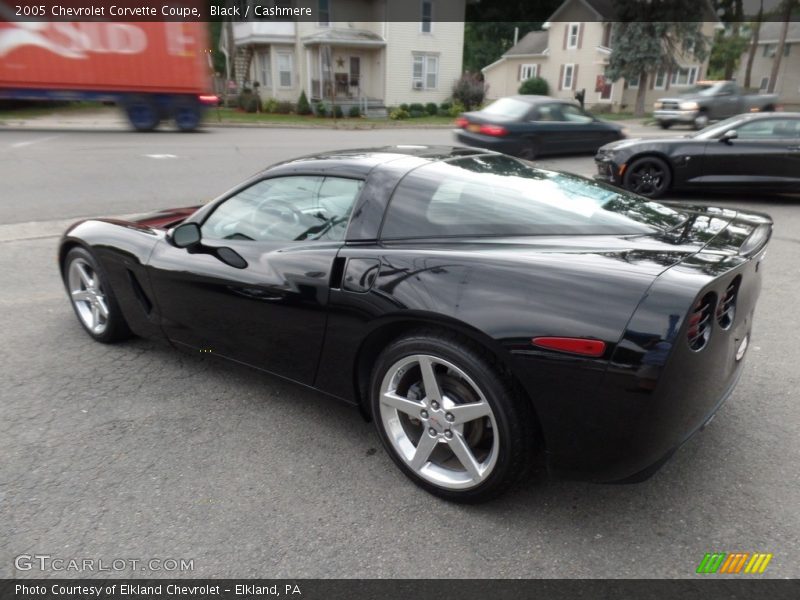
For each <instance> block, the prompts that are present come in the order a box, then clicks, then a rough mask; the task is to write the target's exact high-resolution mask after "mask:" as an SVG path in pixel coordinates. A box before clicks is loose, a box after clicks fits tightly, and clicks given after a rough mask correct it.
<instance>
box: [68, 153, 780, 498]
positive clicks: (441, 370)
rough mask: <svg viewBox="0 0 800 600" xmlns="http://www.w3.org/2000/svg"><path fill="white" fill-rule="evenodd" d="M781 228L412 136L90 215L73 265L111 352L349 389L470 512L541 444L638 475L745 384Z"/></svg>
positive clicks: (82, 313)
mask: <svg viewBox="0 0 800 600" xmlns="http://www.w3.org/2000/svg"><path fill="white" fill-rule="evenodd" d="M771 230H772V222H771V220H770V219H769V217H766V216H763V215H758V214H753V213H743V212H738V213H737V212H736V211H733V210H724V211H723V210H719V209H713V208H700V207H692V206H682V207H678V206H674V207H667V206H663V205H659V204H657V203H655V202H650V201H645V200H643V199H641V198H640V197H638V196H634V195H632V194H628V193H626V192H624V191H621V190H614V189H613V188H610V187H608V186H605V185H603V184H599V183H596V182H593V181H591V180H588V179H584V178H581V177H577V176H574V175H568V174H562V173H557V172H552V171H544V170H539V169H535V168H533V167H531V166H529V165H527V164H525V163H523V162H522V161H519V160H517V159H514V158H511V157H508V156H505V155H501V154H495V153H488V152H486V151H481V150H474V149H468V148H450V147H425V146H411V147H392V148H382V149H375V150H358V151H356V150H347V151H341V152H330V153H326V154H320V155H316V156H311V157H307V158H303V159H298V160H294V161H289V162H286V163H282V164H279V165H276V166H273V167H271V168H269V169H266V170H265V171H263V172H261V173H259V174H258V175H256V176H255V177H253V178H252V179H250V180H248V181H246V182H244V183H243V184H242V185H239V186H237V187H236V188H234V189H232V190H231V191H229V192H226V193H225V194H223V195H222V196H220V197H219V198H218V199H216V200H213V201H212V202H210V203H209V204H207V205H205V206H202V207H189V208H183V209H171V210H166V211H163V212H161V213H157V214H155V215H151V216H148V217H144V218H140V219H136V220H126V221H120V220H113V219H91V220H87V221H82V222H79V223H77V224H75V225H73V226H72V227H70V228H69V229H68V230H67V232H66V233H65V235H64V236H63V238H62V240H61V244H60V251H59V267H60V269H61V275H62V278H63V281H64V284H65V286H66V289H67V293H68V296H69V299H70V303H71V305H72V308H73V309H74V312H75V314H76V315H77V318H78V321H79V322H80V324H81V325H82V326H83V328H84V329H85V330H86V332H87V333H88V334H89V335H90V336H91V337H93V338H94V339H95V340H97V341H98V342H105V343H109V342H115V341H118V340H122V339H124V338H126V337H128V336H130V335H132V334H136V335H141V336H147V337H152V338H160V339H163V340H166V341H168V342H169V343H171V344H173V345H174V346H175V347H177V348H182V349H184V350H187V351H190V352H194V353H198V352H202V353H203V356H209V355H211V356H218V357H221V358H224V359H229V360H232V361H236V362H238V363H242V364H246V365H250V366H252V367H255V368H257V369H261V370H264V371H269V372H272V373H275V374H277V375H280V376H282V377H285V378H288V379H291V380H294V381H296V382H299V383H300V384H303V385H306V386H309V387H313V388H316V389H318V390H321V391H323V392H325V393H327V394H329V395H331V396H334V397H337V398H340V399H343V400H345V401H347V402H350V403H352V404H354V405H356V406H358V407H360V409H361V410H362V411H363V414H364V415H365V416H366V417H367V418H368V419H373V420H374V422H375V424H376V427H377V432H378V435H379V436H380V439H381V440H382V442H383V444H384V446H385V447H386V450H387V451H388V453H389V455H390V456H391V458H392V459H393V460H394V461H395V463H397V465H398V466H399V467H400V469H401V470H402V471H403V472H404V473H405V474H406V475H408V477H410V478H411V479H412V480H413V481H414V482H416V483H417V484H419V485H420V486H422V487H424V488H425V489H427V490H429V491H431V492H432V493H434V494H437V495H439V496H442V497H444V498H448V499H451V500H458V501H464V502H475V501H479V500H485V499H487V498H490V497H492V496H494V495H496V494H498V493H500V492H502V491H503V490H505V489H507V488H508V487H509V486H511V485H512V484H513V483H514V482H515V481H516V480H518V479H519V478H520V477H521V476H522V475H523V474H524V473H525V472H526V471H528V469H529V467H531V465H533V464H536V463H537V462H538V460H537V457H539V459H541V462H542V463H544V464H545V465H546V466H547V468H548V469H549V471H550V472H551V473H552V474H554V475H560V476H564V477H572V478H580V479H589V480H600V481H617V480H623V479H631V478H641V477H644V476H646V475H648V474H649V473H651V472H652V471H653V468H654V466H658V465H659V464H661V463H662V462H663V461H664V460H666V458H667V457H668V456H669V455H670V454H671V453H672V452H673V451H674V450H675V448H677V447H678V446H679V445H680V444H681V443H682V442H683V441H684V440H686V439H687V437H688V436H689V435H691V434H692V433H693V432H694V431H696V430H698V429H699V428H700V427H702V426H703V424H704V423H706V422H707V421H708V420H709V419H710V418H711V416H712V415H713V414H714V412H715V411H716V410H717V408H718V407H719V406H720V404H721V403H722V402H723V401H724V400H725V399H726V398H727V397H728V395H729V394H730V393H731V390H732V389H733V386H734V385H735V383H736V380H737V379H738V377H739V374H740V373H741V366H742V362H743V361H742V359H743V357H744V355H745V351H746V349H747V346H748V341H749V339H750V334H751V326H752V319H753V310H754V307H755V304H756V299H757V297H758V293H759V290H760V287H761V286H760V279H761V274H762V273H763V269H760V270H759V264H760V262H761V260H762V258H763V257H764V252H765V247H766V245H767V242H768V240H769V237H770V234H771ZM59 344H60V345H61V346H62V347H63V346H64V344H67V345H69V344H70V342H69V341H68V340H59ZM133 376H141V377H147V373H139V374H133ZM314 425H315V424H314V423H308V424H307V427H308V428H311V429H313V427H314ZM276 427H279V425H276ZM344 434H345V432H343V435H344ZM265 435H284V433H283V432H281V431H278V430H277V429H276V431H274V432H265ZM308 435H309V436H310V437H313V432H312V431H309V432H308ZM732 443H733V442H732ZM342 460H343V461H345V462H346V461H347V459H346V458H345V457H342ZM252 462H253V465H257V466H258V467H259V468H265V469H268V468H270V457H268V456H254V457H253V461H252ZM350 462H352V461H350Z"/></svg>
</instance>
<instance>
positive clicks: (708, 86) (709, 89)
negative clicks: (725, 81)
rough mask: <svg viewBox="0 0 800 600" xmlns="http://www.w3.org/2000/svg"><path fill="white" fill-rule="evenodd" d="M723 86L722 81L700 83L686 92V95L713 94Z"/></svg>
mask: <svg viewBox="0 0 800 600" xmlns="http://www.w3.org/2000/svg"><path fill="white" fill-rule="evenodd" d="M721 86H722V84H721V83H698V84H697V85H695V86H693V87H691V88H689V89H688V90H686V91H685V92H684V94H686V95H690V94H691V95H697V96H713V95H714V94H716V93H717V90H718V89H719V88H720V87H721Z"/></svg>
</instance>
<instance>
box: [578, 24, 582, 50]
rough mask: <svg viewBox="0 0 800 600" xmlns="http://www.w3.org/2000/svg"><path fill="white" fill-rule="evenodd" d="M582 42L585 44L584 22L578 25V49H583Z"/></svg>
mask: <svg viewBox="0 0 800 600" xmlns="http://www.w3.org/2000/svg"><path fill="white" fill-rule="evenodd" d="M582 44H583V23H581V24H580V25H578V50H580V49H581V45H582Z"/></svg>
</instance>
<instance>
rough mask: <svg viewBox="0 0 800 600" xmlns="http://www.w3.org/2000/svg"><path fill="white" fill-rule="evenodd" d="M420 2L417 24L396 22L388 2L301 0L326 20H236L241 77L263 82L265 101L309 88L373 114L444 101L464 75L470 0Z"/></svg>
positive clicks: (292, 97) (318, 96) (313, 97)
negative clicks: (465, 30)
mask: <svg viewBox="0 0 800 600" xmlns="http://www.w3.org/2000/svg"><path fill="white" fill-rule="evenodd" d="M415 1H417V3H418V5H419V19H418V20H416V21H411V22H397V21H392V20H389V19H388V18H387V17H388V15H387V13H386V11H387V10H388V8H387V6H388V4H387V3H386V2H385V0H296V1H295V2H294V4H293V6H296V7H303V6H309V7H312V14H315V15H317V18H318V20H317V21H316V22H305V21H291V20H263V19H262V20H258V21H244V22H237V23H234V24H233V35H234V39H235V43H236V47H237V58H236V60H237V73H239V74H241V75H240V76H239V79H240V81H241V80H242V79H244V80H247V81H249V82H255V81H258V82H259V84H260V94H261V97H262V98H267V97H272V98H277V99H278V100H289V101H292V102H296V101H297V99H298V98H299V96H300V92H301V91H303V90H304V91H305V92H306V95H307V96H308V98H309V100H310V101H312V102H313V101H318V100H324V101H326V102H330V101H332V100H333V101H335V102H336V103H337V105H340V106H343V107H344V109H345V110H347V108H348V107H349V106H354V105H357V106H360V107H361V108H362V109H363V110H364V111H365V112H366V113H367V114H368V115H370V116H379V115H381V114H385V113H386V107H388V106H396V105H399V104H402V103H409V104H411V103H414V102H419V103H423V104H424V103H427V102H436V103H440V102H443V101H444V100H446V99H447V98H449V97H450V96H451V94H452V86H453V83H454V82H455V81H456V80H457V79H458V78H459V77H460V76H461V68H462V51H463V46H464V11H465V0H455V1H453V0H447V1H444V0H442V1H439V2H437V0H415ZM243 3H246V0H243ZM243 12H244V11H243Z"/></svg>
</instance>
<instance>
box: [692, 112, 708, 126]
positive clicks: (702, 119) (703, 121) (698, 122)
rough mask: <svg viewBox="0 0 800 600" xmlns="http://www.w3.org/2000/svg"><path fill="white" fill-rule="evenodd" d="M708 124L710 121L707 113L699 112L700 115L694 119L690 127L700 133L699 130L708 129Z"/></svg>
mask: <svg viewBox="0 0 800 600" xmlns="http://www.w3.org/2000/svg"><path fill="white" fill-rule="evenodd" d="M709 123H711V119H709V117H708V113H707V112H706V111H704V110H701V111H700V114H699V115H697V116H696V117H695V118H694V122H692V127H694V129H695V131H700V130H701V129H705V128H706V127H708V124H709Z"/></svg>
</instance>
